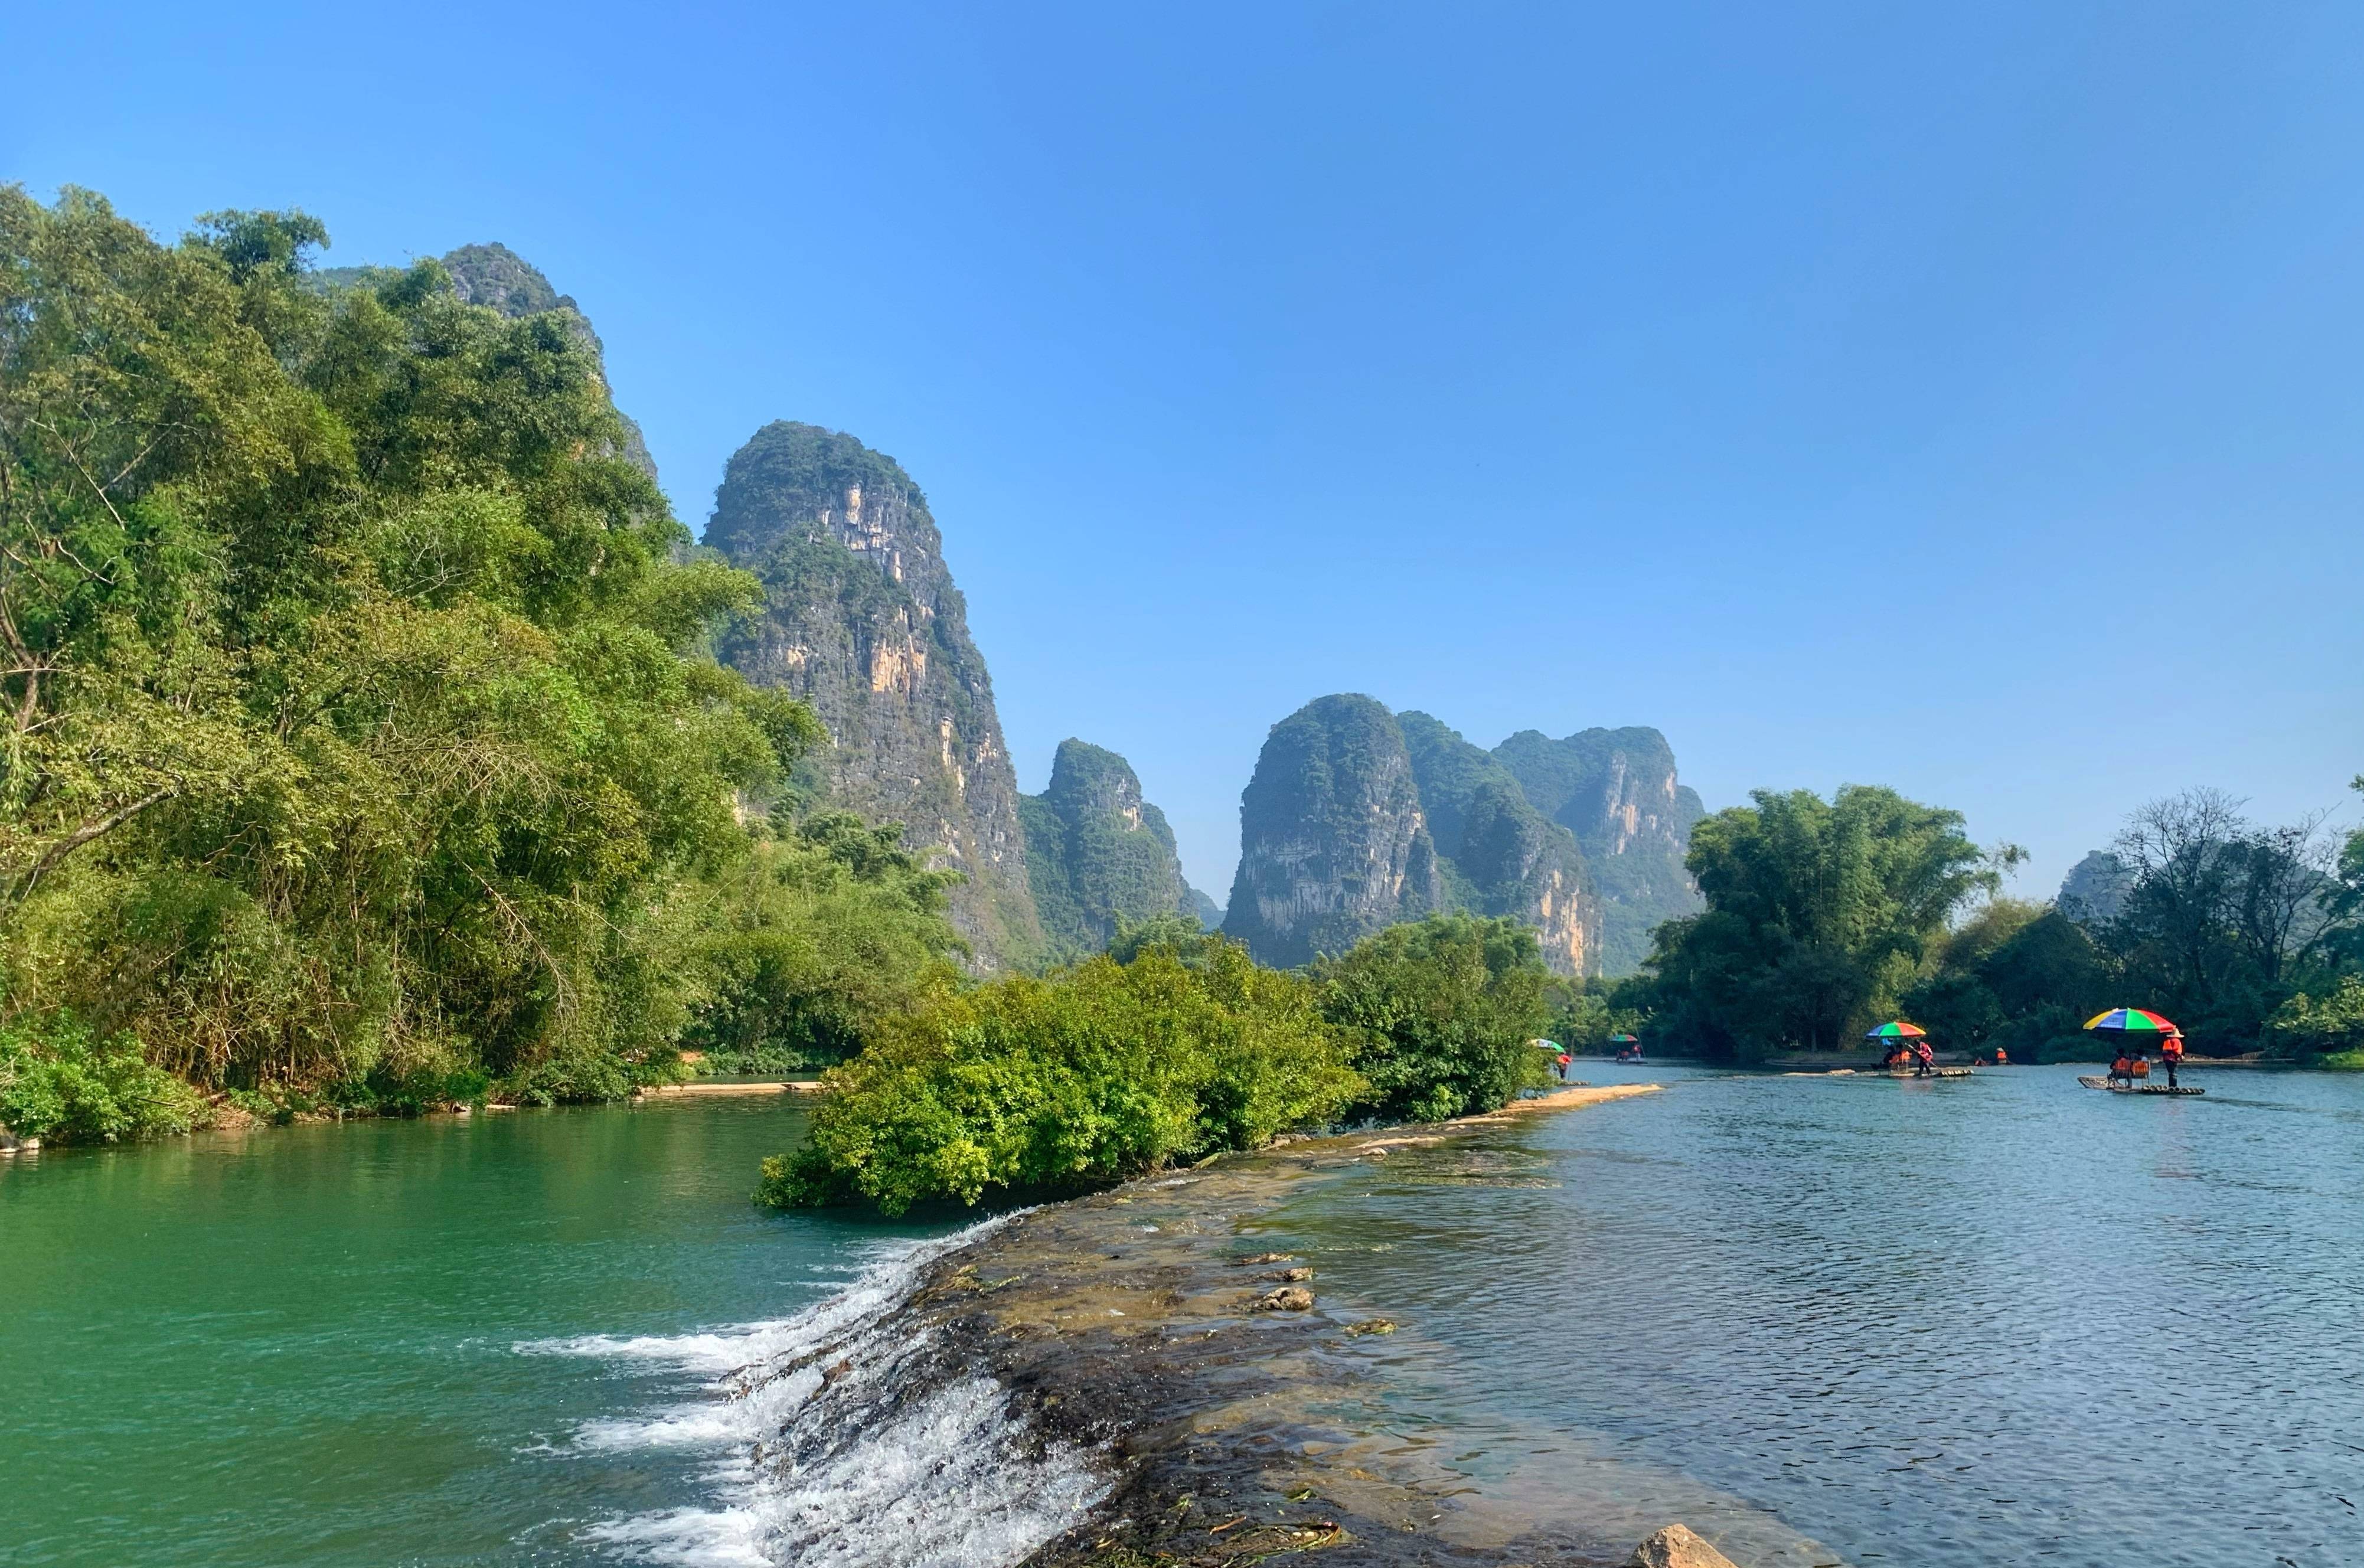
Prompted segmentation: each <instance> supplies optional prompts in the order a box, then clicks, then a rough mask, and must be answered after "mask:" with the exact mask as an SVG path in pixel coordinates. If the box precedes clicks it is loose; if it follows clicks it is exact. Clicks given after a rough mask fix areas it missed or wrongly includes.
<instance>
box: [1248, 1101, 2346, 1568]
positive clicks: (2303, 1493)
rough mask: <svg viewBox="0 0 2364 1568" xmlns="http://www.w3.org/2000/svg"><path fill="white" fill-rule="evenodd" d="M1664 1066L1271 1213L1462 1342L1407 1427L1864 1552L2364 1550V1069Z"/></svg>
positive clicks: (1328, 1265)
mask: <svg viewBox="0 0 2364 1568" xmlns="http://www.w3.org/2000/svg"><path fill="white" fill-rule="evenodd" d="M1587 1069H1588V1071H1587V1076H1589V1078H1590V1079H1591V1080H1592V1081H1593V1082H1595V1083H1600V1082H1610V1081H1616V1080H1617V1079H1618V1078H1619V1076H1620V1075H1621V1073H1623V1071H1624V1070H1622V1069H1616V1068H1606V1067H1601V1066H1599V1065H1598V1064H1590V1063H1588V1064H1587ZM1628 1076H1629V1077H1630V1078H1632V1079H1636V1080H1638V1079H1639V1078H1641V1077H1642V1076H1643V1074H1641V1073H1634V1074H1630V1075H1628ZM1647 1076H1648V1077H1649V1078H1650V1079H1653V1080H1655V1081H1659V1082H1665V1083H1667V1084H1668V1091H1667V1093H1666V1094H1664V1095H1654V1096H1650V1097H1647V1098H1645V1099H1640V1100H1631V1101H1623V1102H1619V1103H1617V1104H1613V1105H1610V1106H1600V1107H1597V1108H1595V1109H1591V1110H1587V1111H1582V1112H1578V1113H1576V1114H1573V1115H1567V1116H1560V1117H1553V1118H1539V1119H1537V1120H1535V1121H1533V1122H1530V1123H1527V1124H1524V1125H1522V1126H1520V1127H1518V1128H1517V1129H1515V1130H1508V1131H1504V1132H1500V1133H1497V1134H1490V1135H1489V1138H1488V1140H1487V1142H1486V1144H1485V1145H1484V1146H1483V1147H1482V1148H1481V1149H1479V1150H1478V1151H1468V1152H1466V1153H1465V1152H1455V1151H1444V1150H1440V1151H1425V1152H1415V1153H1414V1154H1413V1155H1412V1157H1411V1158H1409V1159H1407V1158H1405V1157H1404V1156H1400V1155H1399V1156H1398V1157H1397V1158H1396V1159H1393V1160H1390V1161H1389V1162H1388V1168H1387V1172H1386V1175H1385V1177H1384V1178H1383V1179H1381V1180H1380V1181H1379V1182H1378V1183H1377V1185H1375V1186H1374V1185H1368V1184H1352V1185H1340V1186H1336V1187H1333V1188H1327V1189H1321V1190H1318V1191H1315V1192H1313V1193H1310V1194H1309V1195H1307V1196H1306V1197H1304V1198H1302V1199H1300V1200H1299V1201H1297V1202H1296V1203H1295V1204H1293V1205H1292V1206H1291V1207H1290V1208H1288V1210H1285V1211H1284V1212H1282V1213H1281V1214H1279V1215H1277V1216H1276V1217H1275V1219H1274V1222H1273V1225H1272V1228H1271V1229H1272V1230H1273V1231H1274V1232H1275V1233H1276V1235H1277V1236H1281V1237H1286V1238H1288V1239H1292V1240H1296V1241H1298V1242H1299V1244H1301V1245H1303V1246H1305V1247H1306V1248H1307V1249H1308V1250H1309V1251H1313V1252H1315V1253H1316V1254H1318V1255H1319V1256H1320V1258H1321V1279H1322V1280H1323V1282H1324V1284H1325V1288H1326V1289H1327V1290H1328V1291H1330V1292H1332V1293H1335V1294H1336V1295H1337V1296H1339V1297H1340V1298H1342V1299H1350V1300H1357V1301H1360V1302H1363V1303H1365V1304H1367V1305H1369V1306H1373V1307H1378V1308H1380V1309H1382V1310H1386V1311H1388V1312H1389V1313H1390V1314H1391V1315H1393V1316H1396V1317H1398V1318H1401V1319H1402V1320H1404V1322H1405V1326H1406V1329H1407V1331H1408V1332H1411V1333H1416V1334H1417V1335H1418V1336H1419V1337H1420V1339H1421V1340H1424V1341H1429V1342H1430V1343H1431V1344H1432V1345H1433V1346H1434V1347H1435V1348H1434V1349H1433V1350H1432V1351H1430V1353H1428V1354H1427V1355H1425V1356H1422V1357H1417V1358H1408V1360H1409V1361H1412V1362H1425V1363H1426V1364H1425V1365H1420V1364H1412V1365H1408V1366H1406V1367H1404V1368H1402V1369H1399V1370H1401V1371H1402V1372H1403V1373H1404V1374H1405V1376H1406V1379H1407V1381H1406V1383H1405V1386H1404V1388H1403V1391H1402V1392H1401V1394H1400V1395H1399V1398H1398V1400H1397V1404H1398V1406H1399V1408H1400V1412H1401V1414H1402V1416H1403V1418H1404V1423H1405V1430H1406V1431H1407V1432H1408V1433H1415V1432H1421V1431H1426V1432H1429V1433H1434V1434H1449V1435H1450V1440H1452V1441H1453V1442H1454V1444H1455V1448H1456V1449H1457V1450H1459V1451H1458V1452H1456V1453H1455V1458H1456V1459H1458V1460H1462V1461H1465V1462H1466V1470H1467V1471H1468V1473H1470V1474H1471V1476H1472V1478H1473V1481H1476V1482H1478V1483H1479V1484H1482V1485H1500V1484H1503V1473H1502V1472H1503V1469H1504V1468H1506V1467H1505V1466H1501V1465H1496V1466H1495V1467H1494V1468H1493V1469H1491V1470H1489V1464H1492V1463H1493V1462H1492V1461H1491V1460H1489V1457H1488V1453H1487V1451H1488V1449H1489V1446H1491V1445H1500V1446H1502V1447H1503V1448H1505V1449H1513V1450H1517V1451H1519V1452H1520V1453H1522V1455H1524V1456H1527V1457H1522V1458H1521V1459H1519V1460H1518V1461H1516V1462H1515V1464H1514V1465H1511V1466H1509V1468H1519V1467H1522V1468H1523V1470H1524V1471H1525V1472H1527V1474H1526V1477H1525V1481H1526V1484H1527V1485H1529V1486H1530V1487H1532V1485H1533V1471H1534V1470H1535V1468H1536V1467H1537V1466H1538V1465H1541V1466H1544V1467H1545V1468H1546V1469H1548V1467H1549V1466H1551V1465H1552V1464H1554V1463H1556V1462H1557V1463H1563V1464H1564V1465H1565V1466H1566V1473H1567V1484H1568V1485H1572V1486H1601V1485H1603V1482H1602V1478H1601V1470H1600V1465H1599V1464H1598V1463H1597V1462H1596V1461H1597V1460H1598V1459H1599V1458H1600V1457H1601V1456H1603V1455H1606V1456H1609V1457H1610V1458H1611V1459H1612V1460H1613V1461H1616V1462H1626V1463H1630V1464H1631V1465H1632V1466H1633V1467H1634V1468H1635V1469H1636V1470H1637V1471H1648V1472H1656V1473H1679V1474H1680V1475H1682V1476H1684V1477H1686V1478H1688V1479H1689V1480H1690V1481H1692V1482H1696V1483H1697V1484H1699V1485H1701V1486H1702V1487H1703V1488H1714V1489H1717V1490H1718V1491H1720V1492H1722V1493H1723V1494H1726V1495H1729V1496H1731V1497H1733V1498H1735V1499H1738V1500H1739V1501H1740V1502H1741V1503H1742V1504H1743V1505H1745V1506H1746V1507H1754V1508H1756V1509H1761V1510H1765V1511H1767V1513H1769V1514H1770V1515H1772V1516H1774V1517H1775V1518H1778V1519H1779V1522H1780V1523H1781V1524H1783V1525H1785V1526H1787V1527H1789V1528H1790V1529H1794V1530H1796V1531H1798V1532H1800V1533H1801V1534H1802V1535H1804V1536H1807V1537H1811V1538H1812V1539H1814V1540H1818V1541H1820V1542H1822V1543H1823V1546H1825V1547H1826V1548H1827V1549H1828V1556H1827V1557H1826V1558H1825V1559H1824V1560H1826V1561H1828V1560H1843V1561H1845V1562H1852V1563H1877V1562H1898V1563H1912V1564H1919V1565H1926V1568H1970V1565H1972V1564H1976V1565H1979V1568H1991V1565H1993V1564H2002V1563H2057V1564H2062V1565H2074V1564H2095V1565H2102V1564H2107V1565H2109V1568H2124V1565H2126V1564H2130V1563H2143V1564H2146V1565H2152V1564H2192V1565H2195V1568H2236V1565H2246V1564H2254V1565H2256V1568H2276V1565H2277V1564H2284V1565H2287V1564H2297V1565H2298V1568H2334V1565H2350V1568H2352V1565H2355V1564H2359V1563H2364V1523H2359V1520H2358V1510H2357V1507H2356V1505H2357V1504H2364V1353H2359V1349H2358V1307H2359V1305H2364V1079H2359V1078H2358V1077H2356V1076H2353V1075H2345V1076H2342V1075H2329V1074H2281V1073H2255V1072H2250V1073H2235V1072H2230V1071H2225V1072H2217V1073H2194V1074H2193V1077H2194V1079H2195V1080H2196V1081H2198V1082H2201V1083H2203V1084H2206V1086H2207V1088H2208V1095H2207V1097H2206V1098H2205V1099H2200V1100H2182V1101H2167V1100H2163V1099H2153V1100H2129V1099H2127V1098H2124V1097H2123V1096H2115V1095H2101V1094H2095V1093H2092V1092H2091V1091H2087V1090H2083V1089H2080V1088H2079V1087H2078V1086H2077V1084H2076V1083H2075V1079H2074V1070H2073V1069H2066V1068H2013V1069H2010V1070H2007V1071H2002V1072H1991V1073H1982V1074H1980V1075H1979V1077H1977V1078H1975V1079H1972V1080H1968V1081H1959V1082H1926V1083H1920V1084H1911V1083H1898V1082H1894V1081H1891V1080H1888V1079H1865V1078H1855V1079H1826V1078H1812V1079H1810V1078H1794V1077H1780V1076H1741V1075H1714V1074H1705V1073H1684V1072H1683V1070H1681V1069H1674V1070H1671V1073H1670V1072H1669V1070H1668V1069H1665V1068H1653V1069H1650V1070H1648V1073H1647ZM1554 1444H1559V1445H1565V1446H1563V1447H1561V1448H1560V1449H1559V1451H1560V1452H1562V1453H1563V1454H1566V1455H1567V1456H1569V1457H1568V1458H1567V1459H1566V1460H1564V1461H1553V1460H1540V1461H1539V1460H1536V1459H1534V1458H1533V1457H1532V1456H1533V1454H1534V1452H1535V1451H1537V1450H1538V1449H1539V1448H1548V1447H1550V1446H1551V1445H1554ZM1578 1455H1582V1456H1587V1457H1586V1458H1585V1459H1584V1460H1583V1462H1581V1463H1579V1462H1578V1458H1577V1457H1576V1456H1578ZM1812 1555H1817V1556H1820V1555H1822V1554H1821V1553H1813V1554H1812Z"/></svg>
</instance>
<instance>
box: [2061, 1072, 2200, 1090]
mask: <svg viewBox="0 0 2364 1568" xmlns="http://www.w3.org/2000/svg"><path fill="white" fill-rule="evenodd" d="M2077 1082H2079V1083H2080V1084H2084V1085H2085V1087H2087V1088H2089V1089H2101V1090H2104V1091H2106V1092H2108V1093H2110V1094H2113V1095H2204V1094H2206V1093H2207V1092H2208V1091H2207V1090H2205V1089H2195V1088H2193V1087H2192V1086H2191V1084H2182V1085H2180V1086H2179V1087H2177V1088H2173V1089H2170V1088H2169V1087H2168V1086H2167V1085H2166V1084H2113V1083H2111V1082H2110V1081H2109V1079H2108V1078H2106V1077H2092V1076H2088V1075H2086V1074H2084V1073H2079V1074H2078V1075H2077Z"/></svg>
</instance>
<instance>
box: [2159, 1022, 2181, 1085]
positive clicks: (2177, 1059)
mask: <svg viewBox="0 0 2364 1568" xmlns="http://www.w3.org/2000/svg"><path fill="white" fill-rule="evenodd" d="M2158 1059H2159V1061H2160V1062H2163V1063H2165V1064H2166V1067H2167V1086H2168V1087H2169V1088H2170V1089H2172V1088H2174V1087H2175V1070H2176V1069H2177V1068H2178V1067H2180V1066H2182V1065H2183V1037H2182V1036H2181V1035H2180V1034H2171V1035H2169V1036H2168V1037H2167V1038H2166V1039H2165V1040H2160V1041H2159V1042H2158Z"/></svg>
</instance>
